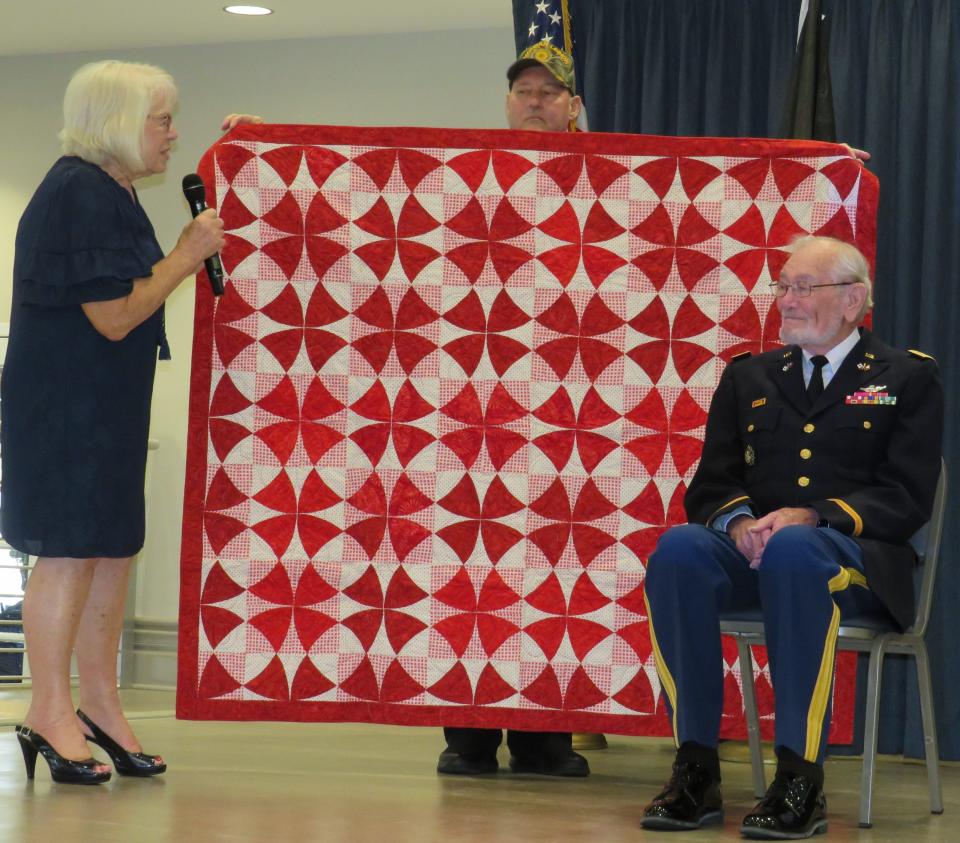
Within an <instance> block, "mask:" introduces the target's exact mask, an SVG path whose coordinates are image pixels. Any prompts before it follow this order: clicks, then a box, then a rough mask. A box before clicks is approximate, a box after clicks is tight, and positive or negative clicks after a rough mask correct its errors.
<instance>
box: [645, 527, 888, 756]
mask: <svg viewBox="0 0 960 843" xmlns="http://www.w3.org/2000/svg"><path fill="white" fill-rule="evenodd" d="M645 588H646V599H647V609H648V615H649V619H650V637H651V640H652V642H653V651H654V656H655V658H656V662H657V672H658V674H659V676H660V683H661V686H662V689H663V691H664V693H665V694H666V697H667V700H668V703H669V708H670V712H671V714H672V717H673V731H674V737H675V738H676V741H677V743H678V744H682V743H683V742H684V741H696V742H697V743H698V744H701V745H703V746H707V747H715V746H716V745H717V742H718V739H719V733H720V716H721V713H722V711H723V675H724V670H723V659H722V656H721V645H720V621H719V616H720V613H722V612H730V611H743V610H748V609H756V608H759V609H760V610H761V612H762V615H763V622H764V626H765V629H766V640H767V652H768V658H769V664H770V674H771V678H772V680H773V690H774V696H775V700H776V734H775V746H776V748H778V749H779V748H781V747H787V748H789V749H791V750H793V752H795V753H796V754H797V755H799V756H800V757H802V758H803V759H804V760H806V761H810V762H815V763H822V762H823V756H824V753H825V750H826V742H827V732H828V731H829V726H830V714H831V710H830V702H831V697H832V688H833V667H834V652H835V645H836V640H837V628H838V626H839V624H840V618H841V617H848V616H850V615H853V614H859V613H862V612H883V611H884V609H883V607H882V604H881V603H880V601H879V600H877V598H876V596H875V595H874V594H873V593H872V592H871V591H870V590H869V589H868V588H867V585H866V578H865V577H864V573H863V562H862V554H861V551H860V547H859V545H858V544H857V543H856V542H855V541H853V539H851V538H849V537H847V536H845V535H843V534H842V533H839V532H837V531H836V530H833V529H830V528H826V529H823V528H816V527H806V526H791V527H785V528H783V529H781V530H778V531H777V532H776V533H774V534H773V535H772V536H771V537H770V540H769V542H768V543H767V546H766V547H765V548H764V552H763V558H762V561H761V564H760V566H759V568H757V569H751V568H750V565H749V562H748V560H747V559H746V558H745V557H744V556H743V554H741V553H740V551H738V550H737V547H736V544H735V543H734V541H733V540H732V539H731V538H730V537H729V536H728V535H727V534H726V533H721V532H719V531H717V530H713V529H710V528H708V527H704V526H701V525H699V524H685V525H683V526H679V527H673V528H672V529H670V530H668V531H667V532H666V533H664V535H663V536H661V538H660V541H659V542H658V543H657V547H656V550H655V551H654V552H653V554H652V555H651V556H650V560H649V562H648V563H647V576H646V586H645ZM751 678H752V677H751Z"/></svg>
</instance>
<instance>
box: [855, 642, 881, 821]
mask: <svg viewBox="0 0 960 843" xmlns="http://www.w3.org/2000/svg"><path fill="white" fill-rule="evenodd" d="M886 644H887V639H886V636H884V635H878V636H877V637H876V638H875V639H874V640H873V644H872V645H871V647H870V661H869V663H868V665H867V706H866V709H867V710H866V720H865V722H864V725H863V773H862V774H861V777H860V828H870V826H871V825H873V823H872V822H871V821H870V811H871V806H872V802H873V774H874V771H875V769H876V765H877V728H878V725H879V717H880V680H881V676H882V672H883V656H884V650H885V648H886Z"/></svg>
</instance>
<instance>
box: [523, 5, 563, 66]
mask: <svg viewBox="0 0 960 843" xmlns="http://www.w3.org/2000/svg"><path fill="white" fill-rule="evenodd" d="M518 7H519V9H518ZM521 15H525V17H520V18H519V19H518V20H517V24H518V26H519V24H521V23H522V22H524V21H525V20H529V25H528V27H527V37H526V39H525V41H524V44H523V49H525V48H526V47H530V46H532V45H533V44H539V43H540V42H541V41H549V42H550V43H551V44H553V45H554V46H555V47H559V48H560V49H561V50H563V51H564V52H565V53H567V54H568V55H570V56H572V55H573V40H572V38H571V37H570V12H569V10H568V8H567V0H524V2H522V3H514V16H515V17H518V16H521Z"/></svg>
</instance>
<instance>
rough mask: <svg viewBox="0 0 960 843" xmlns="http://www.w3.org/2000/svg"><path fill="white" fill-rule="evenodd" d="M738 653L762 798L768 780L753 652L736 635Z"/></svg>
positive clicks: (754, 769)
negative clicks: (761, 735) (761, 744)
mask: <svg viewBox="0 0 960 843" xmlns="http://www.w3.org/2000/svg"><path fill="white" fill-rule="evenodd" d="M736 638H737V654H738V656H739V658H740V680H741V685H742V687H743V716H744V718H745V719H746V721H747V743H748V744H749V746H750V769H751V772H752V773H753V792H754V794H755V795H756V797H757V799H762V798H763V795H764V794H765V793H766V792H767V780H766V776H765V774H764V771H763V750H762V749H761V746H760V712H759V711H758V710H757V694H756V690H755V688H754V686H753V654H752V653H751V652H750V642H749V641H747V639H745V638H743V637H741V636H739V635H738V636H736Z"/></svg>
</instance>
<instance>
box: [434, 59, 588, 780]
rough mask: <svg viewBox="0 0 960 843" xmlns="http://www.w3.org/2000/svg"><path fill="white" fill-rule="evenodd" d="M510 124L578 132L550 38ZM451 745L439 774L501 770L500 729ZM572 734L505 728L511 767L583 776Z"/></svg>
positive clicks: (513, 68)
mask: <svg viewBox="0 0 960 843" xmlns="http://www.w3.org/2000/svg"><path fill="white" fill-rule="evenodd" d="M507 81H508V83H509V88H508V90H507V104H506V111H507V126H508V127H509V128H511V129H523V130H526V131H533V132H566V131H574V130H573V128H572V127H573V125H574V124H575V123H576V120H577V115H579V114H580V109H581V107H582V103H581V101H580V97H578V96H577V92H576V80H575V78H574V72H573V60H572V59H571V58H570V56H568V55H567V54H566V53H564V52H563V51H562V50H559V49H557V48H556V47H554V46H553V44H551V43H550V42H549V41H541V42H540V43H538V44H534V45H533V46H532V47H528V48H527V49H526V50H524V51H523V52H522V53H521V54H520V56H519V57H518V58H517V60H516V61H515V62H514V63H513V64H512V65H510V67H509V68H508V69H507ZM443 735H444V737H445V738H446V740H447V748H446V749H445V750H444V751H443V752H442V753H440V759H439V761H438V762H437V772H438V773H446V774H453V775H467V776H471V775H481V774H484V773H495V772H496V771H497V747H498V746H500V741H501V740H502V738H503V735H502V734H501V732H500V730H499V729H464V728H452V727H449V726H448V727H446V728H445V729H444V730H443ZM572 739H573V736H572V735H571V734H570V733H569V732H520V731H513V730H511V731H508V732H507V746H508V747H509V749H510V769H511V770H512V771H513V772H515V773H540V774H542V775H548V776H571V777H582V776H588V775H589V774H590V767H589V765H588V764H587V759H586V758H584V757H583V756H582V755H580V754H579V753H577V752H574V751H573V746H572Z"/></svg>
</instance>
